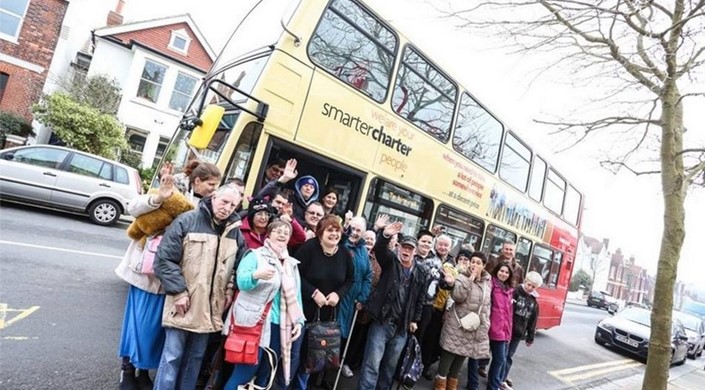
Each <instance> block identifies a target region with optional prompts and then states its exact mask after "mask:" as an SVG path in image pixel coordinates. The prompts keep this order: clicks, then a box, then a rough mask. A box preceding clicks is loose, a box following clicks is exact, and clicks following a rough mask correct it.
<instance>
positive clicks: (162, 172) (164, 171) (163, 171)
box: [159, 161, 174, 178]
mask: <svg viewBox="0 0 705 390" xmlns="http://www.w3.org/2000/svg"><path fill="white" fill-rule="evenodd" d="M173 174H174V164H173V163H172V162H171V161H166V162H165V163H164V164H162V167H161V168H159V177H160V178H162V177H164V176H171V175H173Z"/></svg>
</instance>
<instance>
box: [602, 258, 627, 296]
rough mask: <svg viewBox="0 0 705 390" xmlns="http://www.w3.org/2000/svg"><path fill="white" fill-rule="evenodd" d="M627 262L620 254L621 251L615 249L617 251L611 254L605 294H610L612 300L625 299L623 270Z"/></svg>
mask: <svg viewBox="0 0 705 390" xmlns="http://www.w3.org/2000/svg"><path fill="white" fill-rule="evenodd" d="M626 263H627V260H626V259H625V258H624V255H623V254H622V250H621V249H620V248H617V250H616V251H615V252H614V253H613V254H612V257H611V259H610V273H609V279H608V280H607V292H608V293H610V294H611V295H612V296H613V297H614V298H616V299H620V300H624V299H625V297H626V291H627V289H626V287H627V283H626V273H625V269H626V268H627V267H626V265H627V264H626Z"/></svg>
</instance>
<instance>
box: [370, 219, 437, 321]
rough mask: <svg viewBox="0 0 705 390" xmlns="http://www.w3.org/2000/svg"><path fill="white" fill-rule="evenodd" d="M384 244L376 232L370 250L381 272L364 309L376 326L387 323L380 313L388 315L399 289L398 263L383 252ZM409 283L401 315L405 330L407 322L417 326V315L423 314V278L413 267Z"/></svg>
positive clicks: (386, 251)
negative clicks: (373, 243) (377, 323)
mask: <svg viewBox="0 0 705 390" xmlns="http://www.w3.org/2000/svg"><path fill="white" fill-rule="evenodd" d="M388 244H389V238H387V237H384V234H383V233H382V232H381V231H380V233H379V234H378V235H377V242H376V243H375V246H374V248H373V249H372V250H373V251H374V254H375V257H376V259H377V262H378V263H379V266H380V268H381V269H382V273H381V274H380V277H379V282H378V283H377V287H376V288H375V291H374V293H373V294H372V297H371V298H370V300H369V304H368V305H367V309H368V311H369V312H370V315H371V316H372V318H374V319H375V320H377V321H379V322H386V321H387V320H389V318H384V317H385V316H384V315H383V313H386V312H388V308H389V306H390V305H395V304H399V302H395V301H396V300H397V297H398V294H397V290H398V289H399V288H400V285H401V283H402V277H403V270H402V265H401V262H400V261H399V258H398V257H397V255H396V254H395V253H394V252H392V251H390V250H389V249H388V248H387V246H388ZM412 261H413V260H412ZM410 283H411V287H410V288H409V292H408V294H407V295H406V302H403V308H404V309H403V310H404V311H403V313H402V316H403V320H404V321H403V324H404V327H405V328H406V327H407V326H408V325H409V324H410V323H411V322H416V323H418V322H419V321H421V312H422V311H423V303H424V297H425V295H424V294H423V293H422V290H423V288H424V286H425V285H426V274H425V273H424V272H423V270H422V269H421V267H418V266H416V265H414V268H413V271H412V277H411V282H410Z"/></svg>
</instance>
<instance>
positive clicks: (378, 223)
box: [374, 213, 389, 230]
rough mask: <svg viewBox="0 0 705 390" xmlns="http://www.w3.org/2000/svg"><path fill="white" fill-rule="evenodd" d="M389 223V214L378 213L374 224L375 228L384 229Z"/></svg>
mask: <svg viewBox="0 0 705 390" xmlns="http://www.w3.org/2000/svg"><path fill="white" fill-rule="evenodd" d="M387 224H389V215H387V214H381V213H380V214H377V220H375V225H374V228H375V230H379V229H384V227H385V226H387Z"/></svg>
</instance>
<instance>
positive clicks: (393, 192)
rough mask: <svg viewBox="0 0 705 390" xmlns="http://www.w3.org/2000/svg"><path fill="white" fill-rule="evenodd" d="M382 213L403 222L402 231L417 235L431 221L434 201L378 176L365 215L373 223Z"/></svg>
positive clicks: (393, 219)
mask: <svg viewBox="0 0 705 390" xmlns="http://www.w3.org/2000/svg"><path fill="white" fill-rule="evenodd" d="M380 213H381V214H387V215H389V218H390V221H401V222H403V223H404V228H403V230H402V233H404V234H409V235H413V236H416V233H417V232H418V231H419V230H421V229H422V228H426V227H427V226H428V225H429V222H430V221H431V215H432V213H433V201H432V200H431V199H430V198H427V197H425V196H423V195H421V194H418V193H416V192H413V191H410V190H407V189H405V188H402V187H399V186H397V185H395V184H392V183H389V182H387V181H384V180H382V179H380V178H378V177H376V178H374V179H372V182H371V183H370V189H369V192H368V193H367V201H366V202H365V209H364V210H363V215H364V216H365V218H366V219H367V221H368V222H369V223H370V224H373V223H374V221H375V220H376V219H377V215H379V214H380Z"/></svg>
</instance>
